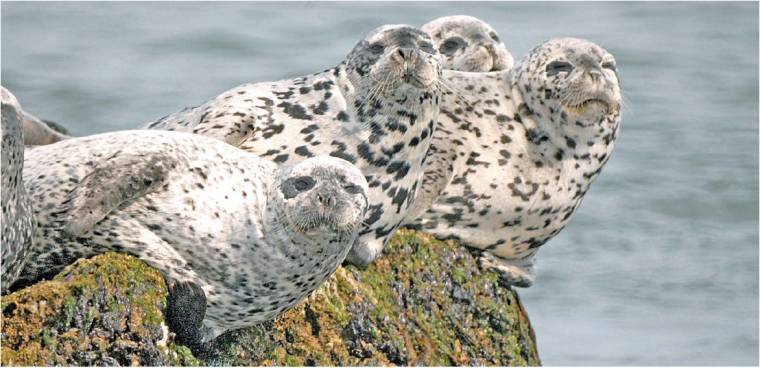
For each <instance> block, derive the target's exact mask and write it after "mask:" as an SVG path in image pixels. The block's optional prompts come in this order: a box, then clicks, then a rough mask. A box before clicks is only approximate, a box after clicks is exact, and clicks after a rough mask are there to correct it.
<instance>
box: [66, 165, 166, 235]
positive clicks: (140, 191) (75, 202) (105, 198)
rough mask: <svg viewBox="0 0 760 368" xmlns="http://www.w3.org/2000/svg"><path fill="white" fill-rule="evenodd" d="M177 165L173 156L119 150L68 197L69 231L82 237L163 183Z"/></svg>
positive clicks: (67, 229)
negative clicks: (114, 213)
mask: <svg viewBox="0 0 760 368" xmlns="http://www.w3.org/2000/svg"><path fill="white" fill-rule="evenodd" d="M176 166H177V162H176V159H175V158H173V157H172V155H166V154H162V153H161V152H147V153H140V154H133V153H124V152H122V151H117V152H116V153H114V154H113V155H111V157H109V158H108V159H107V160H105V162H103V163H101V164H99V165H98V166H97V167H96V168H95V169H94V170H93V171H92V172H91V173H90V174H88V175H87V176H85V177H84V178H83V179H82V180H81V181H80V182H79V184H78V185H77V186H76V187H75V188H74V189H73V190H72V191H71V193H70V194H69V200H70V201H71V209H70V212H69V221H68V222H67V224H66V228H65V230H66V232H67V233H68V234H70V235H72V236H75V237H79V236H82V235H84V234H86V233H87V232H88V231H90V230H92V228H93V227H94V226H95V224H97V223H98V222H100V221H101V220H103V219H104V218H105V217H106V216H107V215H108V214H109V213H110V212H111V211H113V210H115V209H116V208H118V207H119V206H121V205H123V204H124V203H126V202H129V201H132V200H134V199H137V198H140V197H142V196H144V195H145V194H148V193H150V192H152V191H154V190H156V189H158V188H160V187H161V185H163V184H164V181H165V180H166V177H167V174H168V173H169V172H170V171H171V170H172V169H174V168H175V167H176Z"/></svg>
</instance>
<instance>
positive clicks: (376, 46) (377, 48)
mask: <svg viewBox="0 0 760 368" xmlns="http://www.w3.org/2000/svg"><path fill="white" fill-rule="evenodd" d="M369 51H371V52H372V53H373V54H382V53H383V51H385V46H383V44H381V43H379V42H378V43H373V44H372V45H370V46H369Z"/></svg>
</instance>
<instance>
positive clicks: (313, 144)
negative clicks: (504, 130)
mask: <svg viewBox="0 0 760 368" xmlns="http://www.w3.org/2000/svg"><path fill="white" fill-rule="evenodd" d="M440 73H441V68H440V59H439V55H438V53H437V52H436V50H435V48H434V47H433V45H432V43H431V40H430V39H429V37H428V36H427V35H426V34H425V33H423V32H422V31H420V30H418V29H415V28H412V27H409V26H404V25H389V26H383V27H380V28H378V29H376V30H375V31H373V32H372V33H370V35H368V36H367V37H366V38H365V39H364V40H362V41H360V42H359V43H358V44H357V45H356V46H355V47H354V49H353V50H352V51H351V52H350V53H349V54H348V56H347V57H346V60H345V61H344V62H342V63H341V64H340V65H338V66H337V67H335V68H332V69H328V70H325V71H323V72H319V73H316V74H313V75H308V76H303V77H299V78H294V79H288V80H283V81H278V82H262V83H256V84H244V85H241V86H239V87H237V88H234V89H232V90H230V91H227V92H224V93H222V94H221V95H219V96H218V97H216V98H214V99H212V100H211V101H208V102H206V103H205V104H203V105H201V106H198V107H195V108H188V109H185V110H183V111H180V112H178V113H175V114H172V115H169V116H166V117H163V118H161V119H159V120H158V121H155V122H153V123H150V124H148V125H147V127H148V128H150V129H166V130H177V131H186V132H192V133H196V134H203V135H207V136H211V137H214V138H217V139H220V140H223V141H225V142H227V143H230V144H232V145H234V146H236V147H239V148H242V149H243V150H246V151H249V152H253V153H256V154H258V155H260V156H261V157H264V158H267V159H270V160H272V161H274V162H277V163H292V162H296V161H298V160H302V159H304V158H308V157H312V156H313V155H330V156H334V157H339V158H342V159H345V160H347V161H349V162H351V163H353V164H355V165H356V166H357V167H358V168H359V169H360V170H361V171H362V172H363V173H364V175H365V177H366V179H367V181H368V182H369V187H370V189H369V202H370V206H369V210H368V213H367V218H366V219H365V221H364V223H365V226H364V227H363V228H362V229H361V230H360V235H359V239H358V240H357V243H356V244H355V246H354V248H353V249H352V252H351V253H350V254H349V258H348V260H349V261H350V262H352V263H355V264H359V265H364V264H367V263H369V262H370V261H372V260H373V259H374V258H375V257H377V256H378V254H379V253H380V252H381V250H382V248H383V246H384V244H385V242H386V240H387V239H388V237H389V236H390V235H391V234H392V233H393V232H394V231H395V230H396V229H397V228H398V227H399V226H400V224H401V222H402V221H403V219H404V217H405V216H406V214H407V211H408V209H409V208H410V206H411V205H412V203H413V202H414V199H415V194H416V192H417V190H418V187H419V184H420V181H421V179H422V164H423V161H424V160H425V156H426V153H427V150H428V148H429V145H430V140H431V136H432V134H433V131H434V129H435V120H436V118H437V116H438V97H439V95H438V88H439V85H438V82H439V76H440Z"/></svg>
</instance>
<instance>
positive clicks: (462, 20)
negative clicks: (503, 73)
mask: <svg viewBox="0 0 760 368" xmlns="http://www.w3.org/2000/svg"><path fill="white" fill-rule="evenodd" d="M422 30H423V31H425V32H427V33H428V34H429V35H430V36H431V37H432V38H433V42H434V43H435V44H436V47H438V51H439V52H440V53H441V57H442V58H443V67H444V68H445V69H451V70H459V71H463V72H491V71H499V70H506V69H511V68H512V66H513V65H514V58H513V57H512V54H511V53H510V52H509V51H508V50H507V47H506V46H505V45H504V42H502V40H501V38H499V34H498V33H497V32H496V31H495V30H494V29H493V27H491V26H490V25H489V24H488V23H486V22H484V21H482V20H480V19H478V18H475V17H471V16H469V15H453V16H448V17H441V18H438V19H435V20H432V21H430V22H429V23H427V24H425V25H424V26H422Z"/></svg>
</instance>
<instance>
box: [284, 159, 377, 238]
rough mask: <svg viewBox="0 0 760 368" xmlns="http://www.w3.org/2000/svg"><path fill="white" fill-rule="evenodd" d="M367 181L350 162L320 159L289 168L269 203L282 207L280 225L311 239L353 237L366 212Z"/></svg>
mask: <svg viewBox="0 0 760 368" xmlns="http://www.w3.org/2000/svg"><path fill="white" fill-rule="evenodd" d="M368 191H369V188H368V187H367V181H366V180H365V179H364V176H363V175H362V173H361V171H359V170H358V169H357V168H356V167H355V166H353V165H351V164H350V163H349V162H348V161H345V160H343V159H339V158H335V157H330V156H317V157H313V158H310V159H308V160H304V161H301V162H300V163H298V164H296V165H295V166H292V167H290V168H286V169H283V173H282V174H281V175H280V176H279V177H278V179H277V180H276V182H275V183H274V184H273V190H272V193H270V198H269V201H270V203H271V201H274V202H275V203H277V206H278V207H281V208H282V212H281V213H280V214H279V215H280V216H281V218H282V219H281V222H284V223H286V224H288V226H289V228H290V229H292V231H294V232H296V233H298V234H300V235H302V236H305V237H308V238H314V237H324V236H325V235H328V234H336V235H338V236H339V237H340V238H343V239H345V238H353V236H355V235H356V231H357V230H358V229H359V226H360V225H361V223H362V219H363V217H364V214H365V212H366V210H367V205H368V202H367V193H368Z"/></svg>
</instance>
